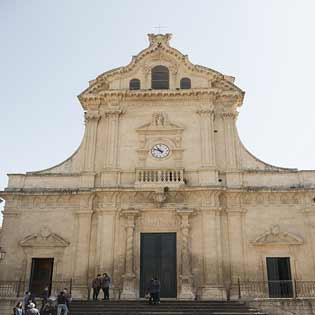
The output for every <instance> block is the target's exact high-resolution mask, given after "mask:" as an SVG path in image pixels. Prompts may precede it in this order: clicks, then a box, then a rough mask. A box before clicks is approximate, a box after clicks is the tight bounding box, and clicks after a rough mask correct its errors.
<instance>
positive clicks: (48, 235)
mask: <svg viewBox="0 0 315 315" xmlns="http://www.w3.org/2000/svg"><path fill="white" fill-rule="evenodd" d="M20 245H21V246H22V247H67V246H69V245H70V242H68V241H67V240H65V239H64V238H63V237H61V236H59V235H57V234H55V233H52V232H51V231H50V230H49V229H48V228H47V227H44V228H42V229H41V230H40V232H39V233H33V234H31V235H28V236H26V237H25V238H24V239H23V240H21V241H20Z"/></svg>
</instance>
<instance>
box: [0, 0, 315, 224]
mask: <svg viewBox="0 0 315 315" xmlns="http://www.w3.org/2000/svg"><path fill="white" fill-rule="evenodd" d="M314 12H315V1H312V0H310V1H306V0H305V1H304V0H296V1H293V0H283V1H281V0H261V1H258V0H251V1H245V0H244V1H242V0H240V1H237V0H229V1H228V0H225V1H224V0H217V1H211V0H204V1H202V0H194V1H185V0H180V1H179V0H172V1H170V0H168V1H161V0H159V1H151V0H142V1H140V0H138V1H135V0H125V1H121V0H115V1H114V0H113V1H110V0H107V1H105V0H104V1H101V0H100V1H94V0H86V1H79V0H73V1H70V0H53V1H50V0H45V1H40V0H37V1H31V0H28V1H25V0H20V1H14V0H0V40H1V42H0V92H1V100H0V106H1V116H0V117H1V120H0V135H1V142H0V190H3V189H4V188H5V187H6V185H7V176H6V174H7V173H25V172H26V171H35V170H40V169H44V168H47V167H50V166H52V165H55V164H57V163H59V162H61V161H63V160H65V159H66V158H67V157H68V156H69V155H71V154H72V153H73V152H74V150H75V149H76V148H77V147H78V145H79V144H80V142H81V139H82V136H83V129H84V124H83V111H82V108H81V105H80V104H79V101H78V99H77V97H76V96H77V95H78V94H79V93H80V92H81V91H83V90H84V89H85V88H86V87H87V86H88V81H89V80H91V79H94V78H95V77H96V76H97V75H98V74H100V73H102V72H104V71H107V70H110V69H112V68H115V67H118V66H122V65H126V64H127V63H129V62H130V60H131V57H132V55H135V54H137V53H138V52H139V51H140V50H142V49H143V48H145V47H147V46H148V42H147V36H146V34H147V33H154V32H156V29H154V27H155V26H157V25H159V24H160V25H162V26H165V28H163V29H162V32H163V33H165V32H168V33H172V34H173V39H172V41H171V45H172V46H174V47H175V48H177V49H179V50H180V51H181V52H182V53H184V54H188V55H189V58H190V60H191V61H192V62H193V63H196V64H200V65H204V66H207V67H209V68H212V69H215V70H217V71H219V72H221V73H223V74H227V75H232V76H234V77H236V81H235V83H236V85H238V86H239V87H240V88H241V89H243V90H244V91H245V92H246V94H245V101H244V104H243V107H241V108H240V115H239V119H238V123H237V125H238V130H239V134H240V138H241V140H242V142H243V143H244V144H245V146H246V147H247V149H249V151H251V152H252V153H253V154H254V155H255V156H256V157H258V158H259V159H261V160H263V161H265V162H267V163H271V164H273V165H277V166H283V167H296V168H299V169H315V150H314V148H315V138H314V134H315V124H314V118H315V101H314V99H313V98H314V95H313V89H314V86H313V85H314V79H313V77H314V74H315V60H314V58H315V41H314V31H315V19H314ZM0 220H1V218H0Z"/></svg>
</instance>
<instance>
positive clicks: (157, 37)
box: [148, 33, 172, 46]
mask: <svg viewBox="0 0 315 315" xmlns="http://www.w3.org/2000/svg"><path fill="white" fill-rule="evenodd" d="M148 38H149V42H150V46H152V45H157V46H159V45H161V44H165V45H167V46H169V42H170V40H171V38H172V34H170V33H167V34H164V35H163V34H148Z"/></svg>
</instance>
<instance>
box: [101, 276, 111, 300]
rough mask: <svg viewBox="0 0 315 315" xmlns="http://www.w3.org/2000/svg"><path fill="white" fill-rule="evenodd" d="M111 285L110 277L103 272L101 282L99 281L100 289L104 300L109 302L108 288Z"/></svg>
mask: <svg viewBox="0 0 315 315" xmlns="http://www.w3.org/2000/svg"><path fill="white" fill-rule="evenodd" d="M110 285H111V279H110V276H109V275H108V274H107V273H106V272H105V273H104V274H103V277H102V280H101V287H102V290H103V292H104V300H108V301H109V288H110Z"/></svg>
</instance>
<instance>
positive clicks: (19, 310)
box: [13, 301, 25, 315]
mask: <svg viewBox="0 0 315 315" xmlns="http://www.w3.org/2000/svg"><path fill="white" fill-rule="evenodd" d="M13 314H14V315H24V314H25V313H24V310H23V302H22V301H20V302H18V303H17V304H16V305H15V307H14V308H13Z"/></svg>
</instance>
